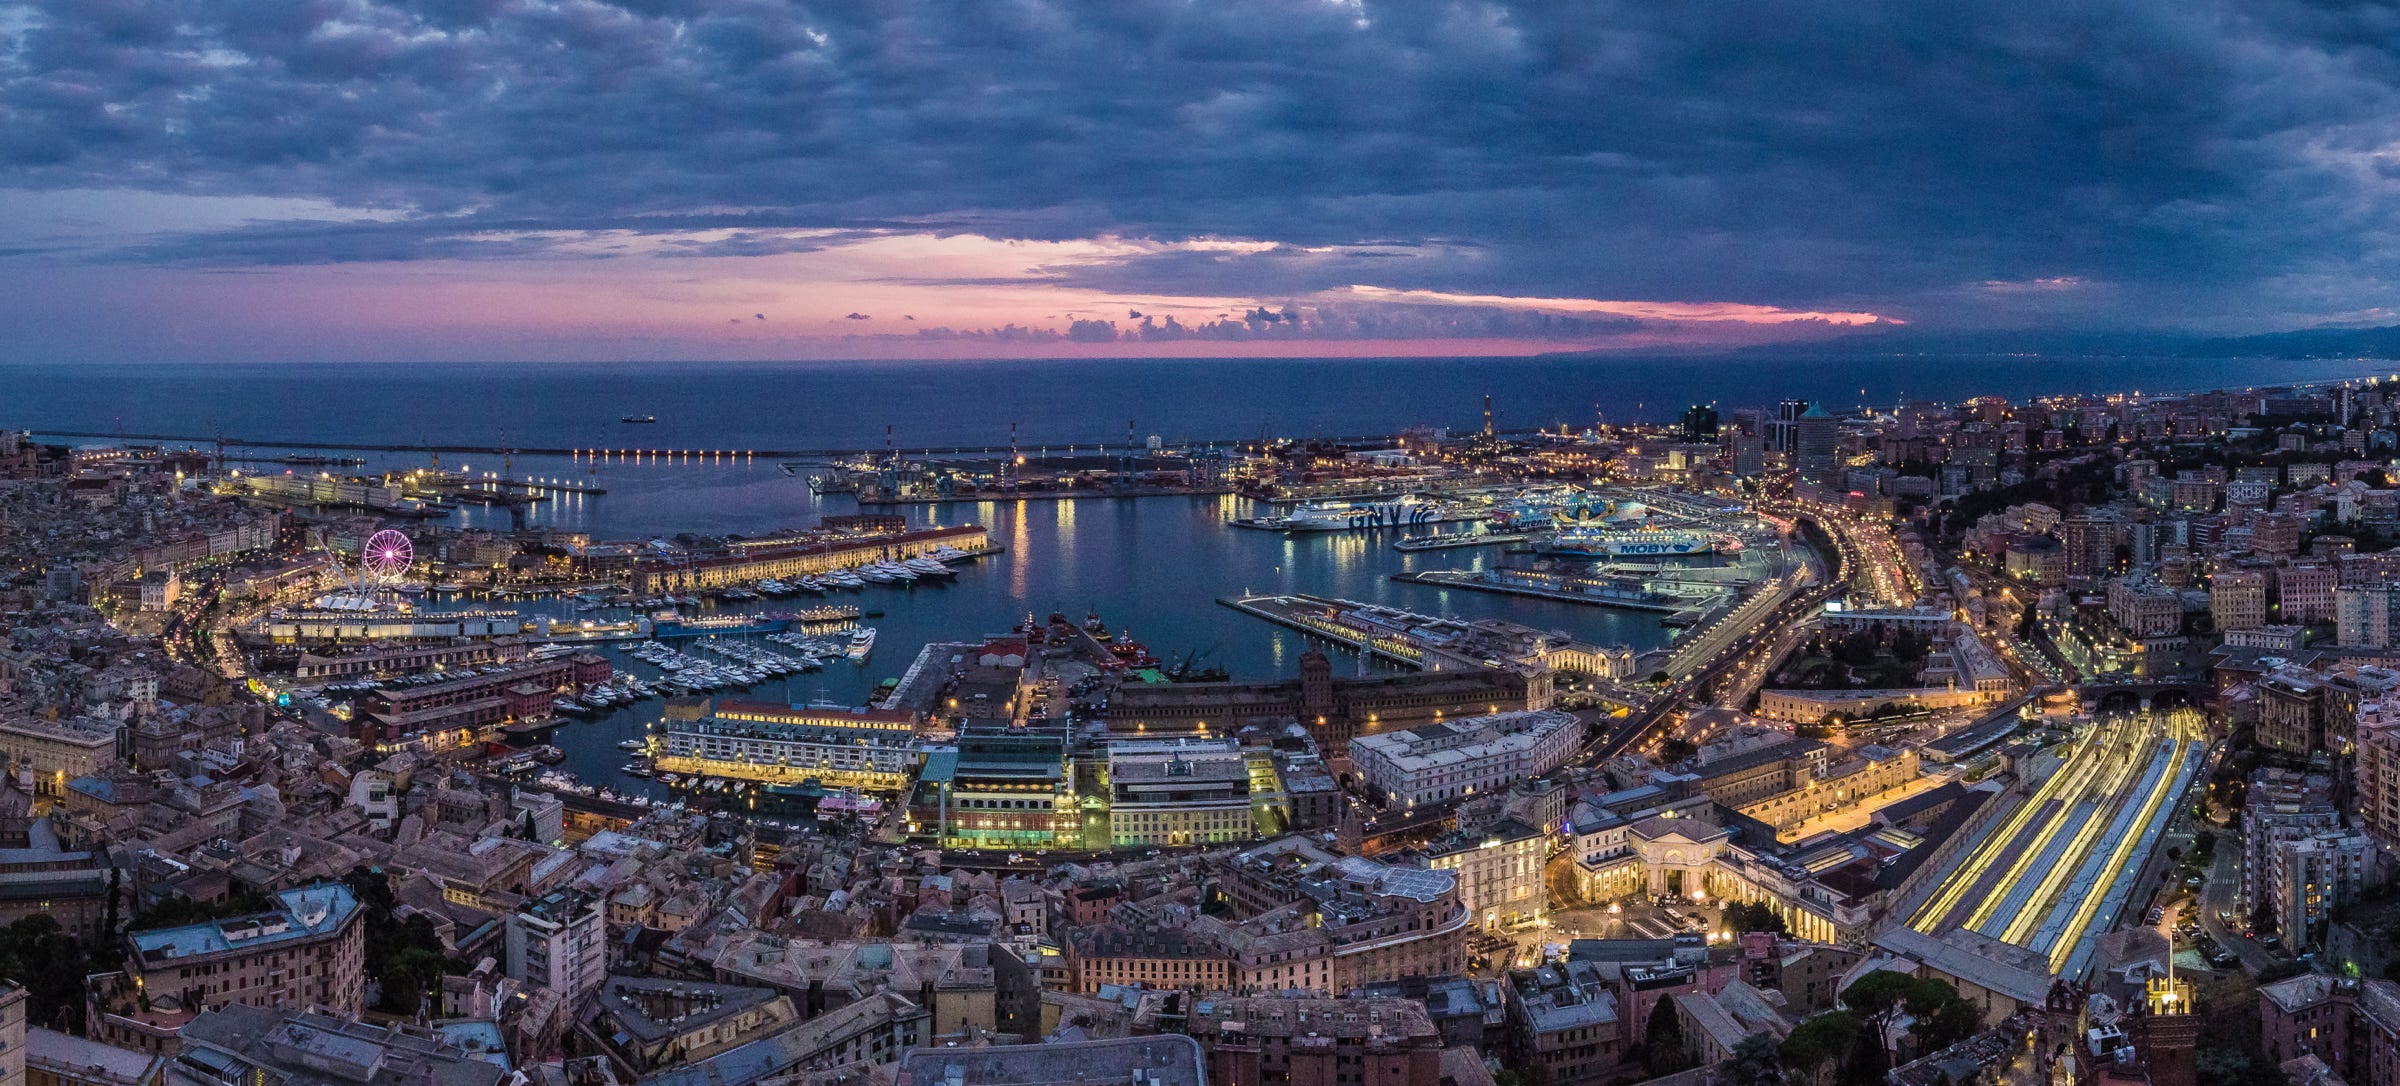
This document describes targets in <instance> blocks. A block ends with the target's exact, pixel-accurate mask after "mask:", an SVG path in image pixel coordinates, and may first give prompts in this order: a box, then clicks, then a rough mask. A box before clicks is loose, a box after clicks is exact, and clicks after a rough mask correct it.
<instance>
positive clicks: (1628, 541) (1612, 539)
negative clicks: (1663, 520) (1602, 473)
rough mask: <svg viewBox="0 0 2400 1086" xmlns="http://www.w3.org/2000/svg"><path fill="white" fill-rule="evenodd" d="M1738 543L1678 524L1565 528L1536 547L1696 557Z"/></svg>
mask: <svg viewBox="0 0 2400 1086" xmlns="http://www.w3.org/2000/svg"><path fill="white" fill-rule="evenodd" d="M1739 546H1740V544H1739V543H1738V542H1736V541H1734V540H1732V539H1731V538H1728V537H1725V536H1719V535H1715V534H1713V533H1709V532H1700V531H1689V530H1685V529H1679V528H1630V529H1628V528H1562V529H1560V530H1559V531H1558V533H1557V534H1555V535H1553V536H1551V537H1550V538H1549V539H1546V540H1543V541H1542V542H1539V543H1536V544H1535V545H1534V550H1535V551H1536V552H1538V553H1541V554H1555V555H1560V556H1563V557H1567V558H1636V557H1639V558H1696V557H1699V556H1701V555H1708V554H1715V553H1717V552H1719V551H1724V550H1733V549H1737V548H1738V547H1739Z"/></svg>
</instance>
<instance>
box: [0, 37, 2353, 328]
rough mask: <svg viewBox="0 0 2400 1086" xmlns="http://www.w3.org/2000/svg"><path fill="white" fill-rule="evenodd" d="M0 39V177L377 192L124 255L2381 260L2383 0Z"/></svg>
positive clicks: (170, 258)
mask: <svg viewBox="0 0 2400 1086" xmlns="http://www.w3.org/2000/svg"><path fill="white" fill-rule="evenodd" d="M0 10H6V9H0ZM12 30H14V31H15V32H14V33H13V34H11V31H12ZM0 35H10V36H9V38H8V40H0V184H5V185H9V186H13V187H19V188H56V187H125V186H130V187H136V188H148V189H155V190H162V191H175V192H189V193H208V194H245V195H261V194H264V195H283V196H294V197H310V198H317V199H324V200H330V201H333V202H335V203H338V204H341V205H344V206H348V207H359V208H373V209H382V210H385V211H389V212H392V213H396V214H398V215H400V216H402V219H401V221H399V222H394V223H367V224H272V225H264V226H260V227H255V228H249V229H242V230H235V231H231V232H229V233H225V234H210V235H205V236H187V237H178V238H171V239H166V240H163V241H161V242H158V243H156V245H155V246H153V247H150V248H146V249H139V250H135V251H134V252H133V253H132V254H130V256H131V258H132V259H138V260H146V261H158V262H190V261H215V262H226V263H308V262H318V261H340V260H397V259H415V258H426V257H474V256H479V255H522V254H523V253H526V252H541V251H551V250H555V249H558V248H560V247H561V246H562V242H561V241H560V240H559V237H558V235H561V234H564V233H566V232H579V231H600V232H609V231H625V232H631V233H633V234H660V233H666V232H669V231H676V230H690V229H727V230H730V231H732V232H731V233H729V234H727V235H725V236H723V237H710V238H705V239H702V240H692V239H688V238H675V239H670V240H668V241H667V242H665V243H664V244H665V246H666V249H667V251H669V252H676V253H688V254H690V255H751V254H759V253H771V252H789V251H794V249H795V248H807V247H812V246H815V245H819V244H822V242H820V241H816V240H813V239H809V238H806V237H801V236H798V235H795V234H794V233H792V231H795V230H800V231H807V230H817V229H836V230H844V231H852V230H877V229H892V228H901V229H921V230H928V231H935V232H943V231H970V232H977V233H984V234H990V235H993V236H999V237H1010V238H1036V239H1058V238H1075V237H1089V236H1095V235H1101V234H1115V235H1123V236H1134V237H1147V238H1158V239H1166V240H1174V239H1183V238H1191V237H1198V236H1219V237H1238V238H1257V239H1265V240H1269V241H1273V242H1277V243H1279V244H1280V246H1281V247H1279V248H1277V249H1273V250H1269V251H1266V252H1258V253H1216V252H1184V251H1174V252H1164V253H1159V254H1156V255H1149V256H1140V257H1134V258H1129V259H1127V260H1124V261H1122V262H1119V263H1116V264H1111V265H1103V266H1081V267H1075V268H1068V269H1058V270H1055V271H1053V272H1051V273H1050V274H1052V275H1054V276H1055V277H1057V278H1059V279H1060V280H1062V281H1065V282H1071V283H1074V284H1077V285H1085V286H1093V287H1099V288H1103V289H1111V290H1123V291H1127V292H1132V291H1136V290H1142V291H1151V292H1166V291H1173V292H1176V293H1202V292H1222V293H1228V294H1234V295H1238V296H1253V297H1274V296H1287V295H1295V294H1299V293H1303V292H1306V291H1309V290H1316V289H1324V288H1329V287H1338V286H1343V285H1347V284H1350V283H1361V282H1364V283H1371V284H1374V285H1378V286H1385V287H1390V288H1393V289H1403V290H1405V289H1427V290H1440V291H1450V292H1457V293H1468V294H1510V295H1532V296H1574V297H1596V298H1633V299H1662V300H1702V299H1708V300H1726V301H1741V302H1751V303H1760V304H1768V305H1781V306H1791V307H1805V308H1819V309H1824V308H1837V307H1838V308H1876V309H1886V308H1891V307H1897V310H1898V311H1899V312H1900V313H1901V315H1905V316H1910V317H1913V318H1917V319H1920V320H1922V319H1926V318H1928V317H1931V318H1934V319H1939V318H1941V317H1942V316H1944V315H1945V314H1947V315H1949V316H1951V317H1952V318H1953V319H1957V320H1974V319H1983V318H1985V317H1989V316H1992V315H1995V314H1998V315H2001V316H2003V317H2005V316H2007V315H2009V314H2019V313H2024V312H2034V313H2037V314H2038V313H2039V312H2045V311H2046V312H2052V313H2056V312H2062V311H2064V310H2061V309H2059V308H2057V307H2062V306H2072V305H2075V304H2078V303H2077V302H2076V301H2075V300H2074V292H2050V293H2047V294H2044V295H2042V296H2041V298H2040V304H2041V305H2043V306H2049V307H2052V308H2050V309H2048V310H2026V309H2024V307H2026V306H2028V305H2033V304H2034V302H2033V301H2029V300H2028V298H2029V296H2027V295H2025V294H2022V293H2016V294H2011V293H2009V292H2007V291H1992V290H1986V289H1984V288H1983V287H1982V286H1981V285H1982V284H1986V283H1999V284H2008V283H2017V282H2030V281H2034V280H2037V279H2074V280H2080V281H2083V282H2087V283H2092V284H2107V285H2108V287H2109V289H2108V290H2106V291H2105V292H2099V293H2096V294H2094V295H2093V297H2104V298H2105V299H2106V301H2105V303H2104V304H2105V305H2106V306H2108V307H2110V308H2109V312H2107V313H2106V314H2102V315H2104V316H2107V317H2109V318H2111V319H2116V320H2122V321H2130V322H2145V321H2150V320H2210V319H2218V320H2221V319H2225V318H2226V317H2227V316H2228V315H2229V314H2230V315H2231V316H2233V317H2235V318H2239V316H2240V315H2241V314H2243V313H2268V312H2278V311H2282V310H2305V311H2308V312H2320V313H2340V312H2342V311H2344V310H2347V309H2349V308H2352V307H2355V306H2359V305H2364V304H2381V302H2382V300H2383V299H2384V298H2386V297H2388V294H2389V291H2390V290H2391V288H2392V287H2393V285H2394V279H2395V277H2396V272H2395V269H2394V267H2393V260H2392V256H2391V254H2392V252H2393V249H2392V244H2391V243H2392V239H2393V235H2394V223H2393V221H2392V213H2391V212H2392V191H2393V185H2394V182H2395V175H2396V174H2400V159H2395V158H2394V157H2393V155H2392V154H2391V153H2390V152H2389V150H2388V148H2390V147H2391V146H2392V143H2393V140H2394V138H2395V132H2394V128H2395V126H2396V125H2400V108H2396V107H2400V94H2395V88H2396V87H2400V60H2396V58H2400V22H2396V21H2395V19H2394V18H2393V14H2392V11H2391V9H2390V8H2389V7H2388V6H2369V5H2343V6H2336V5H2319V4H2310V3H2302V2H2296V0H2281V2H2278V0H2266V2H2262V3H2249V4H2241V5H2233V4H2229V3H2214V4H2212V3H2206V2H2189V0H2142V2H2117V3H2107V2H2102V3H2088V2H2084V3H2065V2H2050V3H2044V2H2030V3H2028V2H2011V3H2003V2H1990V3H1955V4H1941V5H1902V4H1861V3H1857V2H1855V0H1849V2H1843V3H1817V4H1810V3H1775V4H1768V3H1719V4H1709V5H1702V6H1694V5H1680V4H1656V3H1637V2H1630V0H1628V2H1617V3H1594V4H1546V3H1525V4H1517V5H1509V4H1484V3H1472V2H1459V3H1446V4H1411V5H1398V6H1387V5H1382V4H1372V3H1369V4H1342V3H1314V2H1309V3H1289V2H1266V0H1216V2H1211V3H1204V4H1192V3H1182V2H1174V3H1168V2H1139V0H1093V2H1090V3H1044V2H1038V0H956V2H953V3H929V2H915V3H912V2H905V0H903V2H899V3H892V4H873V5H868V4H856V3H819V4H792V3H784V2H781V0H723V2H715V3H700V2H697V0H641V2H625V3H618V4H608V3H600V2H597V0H547V2H533V0H434V2H416V3H403V2H397V0H392V2H376V0H303V2H292V0H153V2H145V0H47V2H44V3H40V4H34V5H28V6H23V7H20V8H17V9H15V10H14V11H11V12H9V13H8V14H7V15H5V16H0ZM711 222H713V223H716V224H717V225H716V226H715V227H707V226H699V225H696V224H701V223H711ZM737 224H738V225H737ZM5 240H6V239H0V241H5ZM571 249H572V251H573V252H574V253H576V254H578V255H607V254H608V252H610V251H611V250H609V248H608V247H607V244H606V243H605V241H604V242H602V243H599V244H597V245H595V244H590V243H583V242H578V243H577V244H576V245H574V246H572V247H571ZM1995 299H1997V300H1995ZM2083 304H2103V303H2098V302H2091V301H2088V300H2087V301H2086V302H2085V303H2083ZM1087 334H1097V333H1087Z"/></svg>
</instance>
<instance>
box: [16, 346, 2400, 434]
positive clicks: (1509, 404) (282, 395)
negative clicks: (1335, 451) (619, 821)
mask: <svg viewBox="0 0 2400 1086" xmlns="http://www.w3.org/2000/svg"><path fill="white" fill-rule="evenodd" d="M2378 366H2381V367H2382V369H2378V368H2377V367H2378ZM2389 368H2390V363H2359V362H2289V361H2276V360H2257V359H2202V360H2195V359H2133V360H2112V361H2109V362H2107V363H2104V364H2095V363H2090V362H2082V361H2072V362H2046V361H2038V360H2028V359H2023V358H2008V359H1987V358H1972V359H1956V358H1943V359H1893V358H1881V357H1878V358H1859V359H1846V360H1835V361H1823V360H1810V361H1778V360H1775V359H1771V358H1762V357H1751V356H1743V357H1740V358H1733V359H1715V360H1710V359H1689V358H1671V359H1669V358H1613V357H1612V358H1588V357H1585V358H1535V359H1339V360H1308V361H1296V360H1288V359H1282V360H1277V359H1240V360H1224V359H1202V360H1143V361H1090V360H1074V361H1008V362H912V363H905V364H901V363H861V362H793V363H698V362H690V363H645V364H613V363H612V364H597V363H595V364H559V363H552V364H539V363H531V364H528V363H511V364H485V365H472V364H463V363H450V364H426V365H371V364H352V365H332V366H311V365H291V364H278V365H212V366H178V365H163V364H161V365H116V366H38V365H31V364H0V426H14V427H33V428H42V427H48V428H53V429H60V430H84V431H95V432H101V433H118V432H125V433H166V434H192V435H209V434H215V433H219V432H222V433H224V434H227V435H230V436H234V437H250V438H261V439H302V440H322V441H357V442H368V443H377V444H400V443H410V442H437V443H451V444H469V445H513V446H520V447H552V448H588V447H593V446H600V447H617V446H623V445H627V444H634V443H640V444H643V445H647V446H650V447H658V448H701V449H745V448H749V449H764V448H779V449H817V448H861V449H867V448H876V449H880V448H881V447H882V446H883V443H884V431H885V427H887V426H888V427H890V428H891V431H892V436H893V439H894V441H896V442H897V443H898V444H899V445H900V446H901V447H902V448H907V447H909V446H928V445H930V446H953V445H973V444H983V443H989V444H992V445H995V446H1004V445H1006V444H1007V442H1008V428H1009V424H1010V423H1011V422H1016V423H1018V424H1020V429H1021V432H1022V434H1023V435H1024V438H1025V440H1026V442H1027V443H1028V444H1035V443H1041V442H1049V443H1053V444H1056V443H1067V442H1085V443H1090V442H1096V441H1106V442H1119V441H1122V440H1123V439H1124V437H1125V427H1126V423H1128V422H1131V423H1132V424H1133V426H1134V429H1135V431H1136V433H1137V434H1139V435H1142V436H1148V435H1151V434H1158V435H1160V436H1162V437H1165V438H1167V439H1168V440H1170V441H1182V440H1202V441H1207V440H1230V439H1248V438H1254V437H1257V436H1258V435H1260V434H1262V433H1267V434H1278V435H1284V436H1299V437H1306V436H1311V435H1318V434H1323V435H1343V434H1359V433H1391V432H1393V431H1395V430H1397V429H1399V428H1401V427H1405V426H1412V425H1418V424H1428V425H1435V426H1444V425H1446V426H1454V427H1469V426H1477V425H1480V424H1481V422H1482V411H1483V397H1484V396H1486V395H1489V396H1491V397H1492V402H1493V407H1494V411H1495V414H1496V416H1497V419H1498V422H1499V424H1500V425H1502V426H1504V427H1522V426H1529V425H1537V424H1538V425H1543V426H1557V425H1560V424H1573V425H1575V426H1578V427H1580V426H1583V425H1586V424H1589V423H1590V422H1591V421H1592V420H1593V419H1594V418H1595V417H1605V418H1607V419H1608V420H1610V421H1619V422H1621V421H1627V420H1633V419H1641V418H1653V419H1663V418H1669V417H1672V416H1673V415H1674V414H1675V413H1676V412H1678V411H1680V410H1681V409H1682V408H1683V407H1684V405H1686V404H1690V403H1716V404H1719V405H1720V406H1722V407H1724V408H1728V409H1730V408H1733V407H1741V406H1750V405H1756V404H1766V403H1771V402H1773V401H1775V400H1777V399H1781V398H1785V397H1799V398H1803V399H1812V400H1822V401H1824V402H1827V403H1831V404H1835V405H1850V404H1858V403H1870V404H1875V405H1877V406H1885V405H1889V404H1891V403H1893V402H1894V401H1896V400H1898V399H1900V398H1902V397H1904V396H1905V397H1907V398H1910V399H1962V398H1965V397H1967V396H1973V395H1978V394H1982V393H1998V394H2001V395H2006V396H2011V397H2016V396H2024V395H2031V394H2036V393H2054V392H2096V391H2114V390H2133V389H2140V390H2188V389H2204V388H2215V387H2223V386H2229V385H2249V384H2259V383H2265V382H2285V381H2303V380H2321V379H2325V378H2332V377H2344V376H2353V375H2360V374H2365V373H2370V372H2383V371H2385V370H2388V369H2389ZM628 414H633V415H655V416H657V418H658V422H657V424H656V425H654V426H638V427H637V426H626V425H622V424H620V423H619V422H618V421H617V420H618V418H619V417H620V416H623V415H628Z"/></svg>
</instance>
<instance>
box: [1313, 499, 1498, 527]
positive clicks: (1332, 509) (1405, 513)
mask: <svg viewBox="0 0 2400 1086" xmlns="http://www.w3.org/2000/svg"><path fill="white" fill-rule="evenodd" d="M1467 519H1480V517H1469V516H1463V515H1461V513H1460V511H1459V510H1458V509H1457V507H1455V506H1453V505H1451V504H1449V503H1447V502H1438V501H1433V500H1431V499H1428V498H1420V497H1418V496H1416V495H1414V494H1405V495H1402V496H1400V497H1397V498H1393V499H1391V500H1389V501H1373V500H1363V499H1362V500H1358V501H1329V502H1308V503H1306V504H1303V505H1299V506H1295V507H1293V509H1292V512H1291V514H1290V515H1289V516H1287V517H1285V518H1284V524H1283V528H1284V530H1285V531H1290V532H1340V531H1348V530H1351V529H1354V528H1405V527H1409V526H1412V525H1422V524H1440V523H1443V522H1445V521H1452V520H1467Z"/></svg>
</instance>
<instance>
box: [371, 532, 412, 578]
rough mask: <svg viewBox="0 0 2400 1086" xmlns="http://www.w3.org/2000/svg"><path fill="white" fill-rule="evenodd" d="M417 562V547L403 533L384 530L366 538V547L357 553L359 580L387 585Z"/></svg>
mask: <svg viewBox="0 0 2400 1086" xmlns="http://www.w3.org/2000/svg"><path fill="white" fill-rule="evenodd" d="M416 560H417V546H416V544H414V543H411V542H409V540H408V536H407V535H406V534H405V533H402V532H398V531H394V530H393V529H390V528H386V529H384V530H382V531H380V532H377V533H375V534H374V535H371V536H368V537H367V545H366V546H364V547H362V548H360V549H359V552H358V571H359V574H360V579H362V580H366V581H371V582H374V583H377V584H388V583H390V582H393V581H397V580H399V579H400V575H401V574H404V573H406V572H408V567H409V565H410V564H411V563H414V562H415V561H416Z"/></svg>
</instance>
